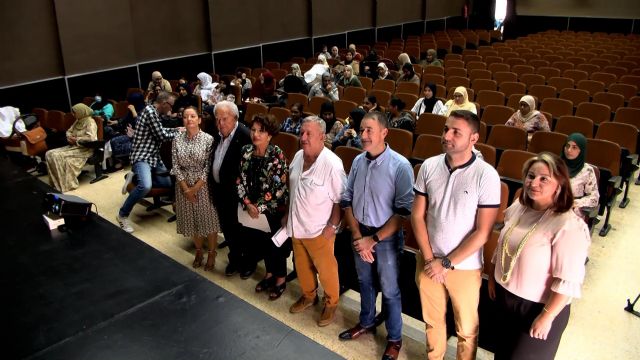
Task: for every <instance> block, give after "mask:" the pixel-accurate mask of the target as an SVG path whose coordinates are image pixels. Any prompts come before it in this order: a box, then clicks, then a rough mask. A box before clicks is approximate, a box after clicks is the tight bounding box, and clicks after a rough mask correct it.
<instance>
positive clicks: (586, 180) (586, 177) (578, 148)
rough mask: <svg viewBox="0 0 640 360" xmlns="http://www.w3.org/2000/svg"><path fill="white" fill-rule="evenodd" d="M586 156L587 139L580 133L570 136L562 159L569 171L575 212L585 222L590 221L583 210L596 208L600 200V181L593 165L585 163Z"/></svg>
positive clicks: (561, 155)
mask: <svg viewBox="0 0 640 360" xmlns="http://www.w3.org/2000/svg"><path fill="white" fill-rule="evenodd" d="M586 156H587V139H586V138H585V137H584V135H582V134H580V133H573V134H571V135H569V137H568V138H567V142H566V144H565V145H564V148H563V151H562V153H561V154H560V157H561V158H562V160H564V162H565V164H567V168H568V169H569V180H570V182H571V192H572V193H573V212H575V213H576V215H578V216H580V217H581V218H582V219H584V220H585V221H586V220H588V219H587V217H586V216H585V214H584V213H583V212H582V209H583V208H595V207H597V206H598V202H599V200H600V193H599V192H598V179H597V178H596V173H595V171H594V170H593V165H590V164H588V163H586V162H585V161H584V159H585V158H586Z"/></svg>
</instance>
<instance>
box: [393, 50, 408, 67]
mask: <svg viewBox="0 0 640 360" xmlns="http://www.w3.org/2000/svg"><path fill="white" fill-rule="evenodd" d="M405 64H409V65H411V58H410V57H409V54H407V53H400V55H398V62H397V63H396V65H397V66H398V69H402V67H403V66H404V65H405Z"/></svg>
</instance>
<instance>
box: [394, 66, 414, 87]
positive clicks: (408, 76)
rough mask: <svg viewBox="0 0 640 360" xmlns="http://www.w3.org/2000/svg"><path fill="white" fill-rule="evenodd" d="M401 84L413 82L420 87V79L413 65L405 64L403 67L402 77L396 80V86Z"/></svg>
mask: <svg viewBox="0 0 640 360" xmlns="http://www.w3.org/2000/svg"><path fill="white" fill-rule="evenodd" d="M401 82H411V83H414V84H417V85H418V86H420V77H419V76H418V75H416V72H415V70H413V65H411V63H405V64H404V65H402V76H400V77H399V78H398V80H396V84H400V83H401Z"/></svg>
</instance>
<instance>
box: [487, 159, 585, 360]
mask: <svg viewBox="0 0 640 360" xmlns="http://www.w3.org/2000/svg"><path fill="white" fill-rule="evenodd" d="M523 177H524V185H523V191H522V193H521V195H520V198H519V199H518V201H515V202H514V203H513V205H511V206H510V207H509V208H508V209H507V211H506V213H505V226H504V228H503V229H502V232H501V233H500V238H499V239H498V246H497V248H496V250H495V253H494V255H493V260H492V263H493V264H494V266H495V270H494V271H493V273H494V276H490V277H489V296H490V297H491V298H492V299H494V300H496V303H497V306H498V311H499V316H498V317H497V320H498V326H497V328H498V329H499V331H500V333H499V334H498V339H500V341H499V343H498V345H497V349H496V352H495V359H496V360H499V359H553V358H554V356H555V353H556V351H557V349H558V345H559V344H560V338H561V337H562V333H563V331H564V329H565V328H566V326H567V323H568V321H569V312H570V303H571V299H572V298H578V297H580V295H581V287H582V282H583V280H584V273H585V266H584V259H585V258H586V256H587V250H588V248H589V244H590V242H591V239H590V236H589V230H588V229H587V225H586V224H585V223H584V221H582V220H581V219H580V218H579V217H578V216H576V214H575V213H574V212H573V211H571V208H572V207H573V195H572V193H571V184H570V181H569V174H568V170H567V167H566V165H565V164H564V162H563V161H562V160H561V159H560V158H559V157H558V156H557V155H554V154H551V153H547V152H543V153H540V154H539V155H537V156H535V157H533V158H532V159H530V160H529V161H527V163H526V164H525V166H524V169H523Z"/></svg>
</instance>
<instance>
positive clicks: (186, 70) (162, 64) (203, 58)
mask: <svg viewBox="0 0 640 360" xmlns="http://www.w3.org/2000/svg"><path fill="white" fill-rule="evenodd" d="M138 68H139V70H140V82H141V83H142V84H141V85H142V87H143V88H144V89H146V88H147V85H148V84H149V81H151V73H152V72H154V71H160V72H161V73H162V77H164V78H165V79H169V80H177V79H179V78H180V77H182V76H184V77H185V78H187V79H188V80H189V81H195V80H196V75H198V73H201V72H203V71H204V72H206V73H212V72H213V64H212V60H211V54H210V53H206V54H199V55H193V56H185V57H181V58H177V59H170V60H160V61H154V62H148V63H144V64H140V65H138Z"/></svg>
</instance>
